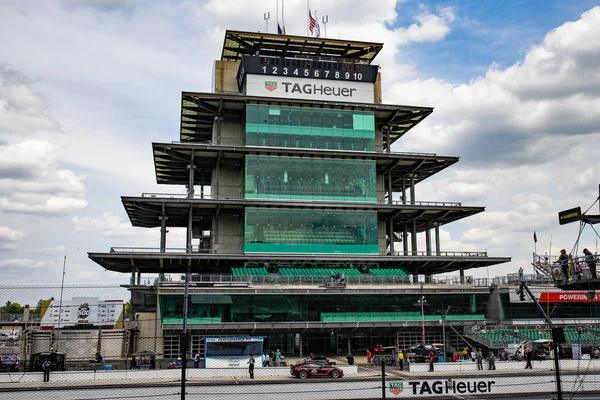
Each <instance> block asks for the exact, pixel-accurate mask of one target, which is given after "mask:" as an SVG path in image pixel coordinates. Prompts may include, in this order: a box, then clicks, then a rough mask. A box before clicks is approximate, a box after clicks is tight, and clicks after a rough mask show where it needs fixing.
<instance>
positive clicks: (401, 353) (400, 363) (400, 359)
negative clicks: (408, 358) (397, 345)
mask: <svg viewBox="0 0 600 400" xmlns="http://www.w3.org/2000/svg"><path fill="white" fill-rule="evenodd" d="M398 366H399V367H400V371H404V350H400V351H399V352H398Z"/></svg>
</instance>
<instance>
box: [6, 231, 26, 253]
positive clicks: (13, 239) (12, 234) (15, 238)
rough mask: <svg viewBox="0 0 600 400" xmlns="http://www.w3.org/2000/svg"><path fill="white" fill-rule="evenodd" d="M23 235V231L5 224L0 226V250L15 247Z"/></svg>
mask: <svg viewBox="0 0 600 400" xmlns="http://www.w3.org/2000/svg"><path fill="white" fill-rule="evenodd" d="M24 237H25V232H22V231H16V230H14V229H11V228H9V227H7V226H0V250H7V249H15V248H17V246H18V244H19V242H20V241H21V240H22V239H23V238H24Z"/></svg>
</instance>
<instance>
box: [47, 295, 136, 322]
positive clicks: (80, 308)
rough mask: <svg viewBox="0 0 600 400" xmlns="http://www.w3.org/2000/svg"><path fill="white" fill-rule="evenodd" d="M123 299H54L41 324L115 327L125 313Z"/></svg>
mask: <svg viewBox="0 0 600 400" xmlns="http://www.w3.org/2000/svg"><path fill="white" fill-rule="evenodd" d="M123 307H124V304H123V300H99V299H92V298H86V299H81V300H79V301H77V299H73V300H71V301H68V302H67V301H63V303H62V304H60V302H59V301H56V300H53V301H52V302H51V303H50V305H49V306H48V309H47V310H46V313H45V314H44V315H43V316H42V320H41V322H40V326H41V327H42V328H44V327H57V326H59V325H60V327H67V326H76V325H93V326H104V327H108V326H110V327H114V326H115V325H116V324H117V321H119V319H120V318H121V315H122V313H123Z"/></svg>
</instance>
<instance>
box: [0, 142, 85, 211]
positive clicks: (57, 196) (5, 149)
mask: <svg viewBox="0 0 600 400" xmlns="http://www.w3.org/2000/svg"><path fill="white" fill-rule="evenodd" d="M58 151H59V149H58V147H57V146H55V145H53V144H50V143H49V142H45V141H25V142H21V143H16V144H9V145H6V146H0V174H1V175H0V192H2V193H8V195H6V196H0V210H2V211H4V212H19V213H34V214H37V213H43V214H64V213H67V212H69V211H72V210H81V209H83V208H85V207H86V206H87V200H85V199H84V195H85V186H84V184H83V177H82V176H77V175H76V174H75V173H74V172H73V171H70V170H65V169H60V168H58Z"/></svg>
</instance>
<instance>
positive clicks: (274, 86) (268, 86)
mask: <svg viewBox="0 0 600 400" xmlns="http://www.w3.org/2000/svg"><path fill="white" fill-rule="evenodd" d="M265 88H266V89H267V90H268V91H269V92H272V91H273V90H275V89H277V82H273V81H265Z"/></svg>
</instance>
